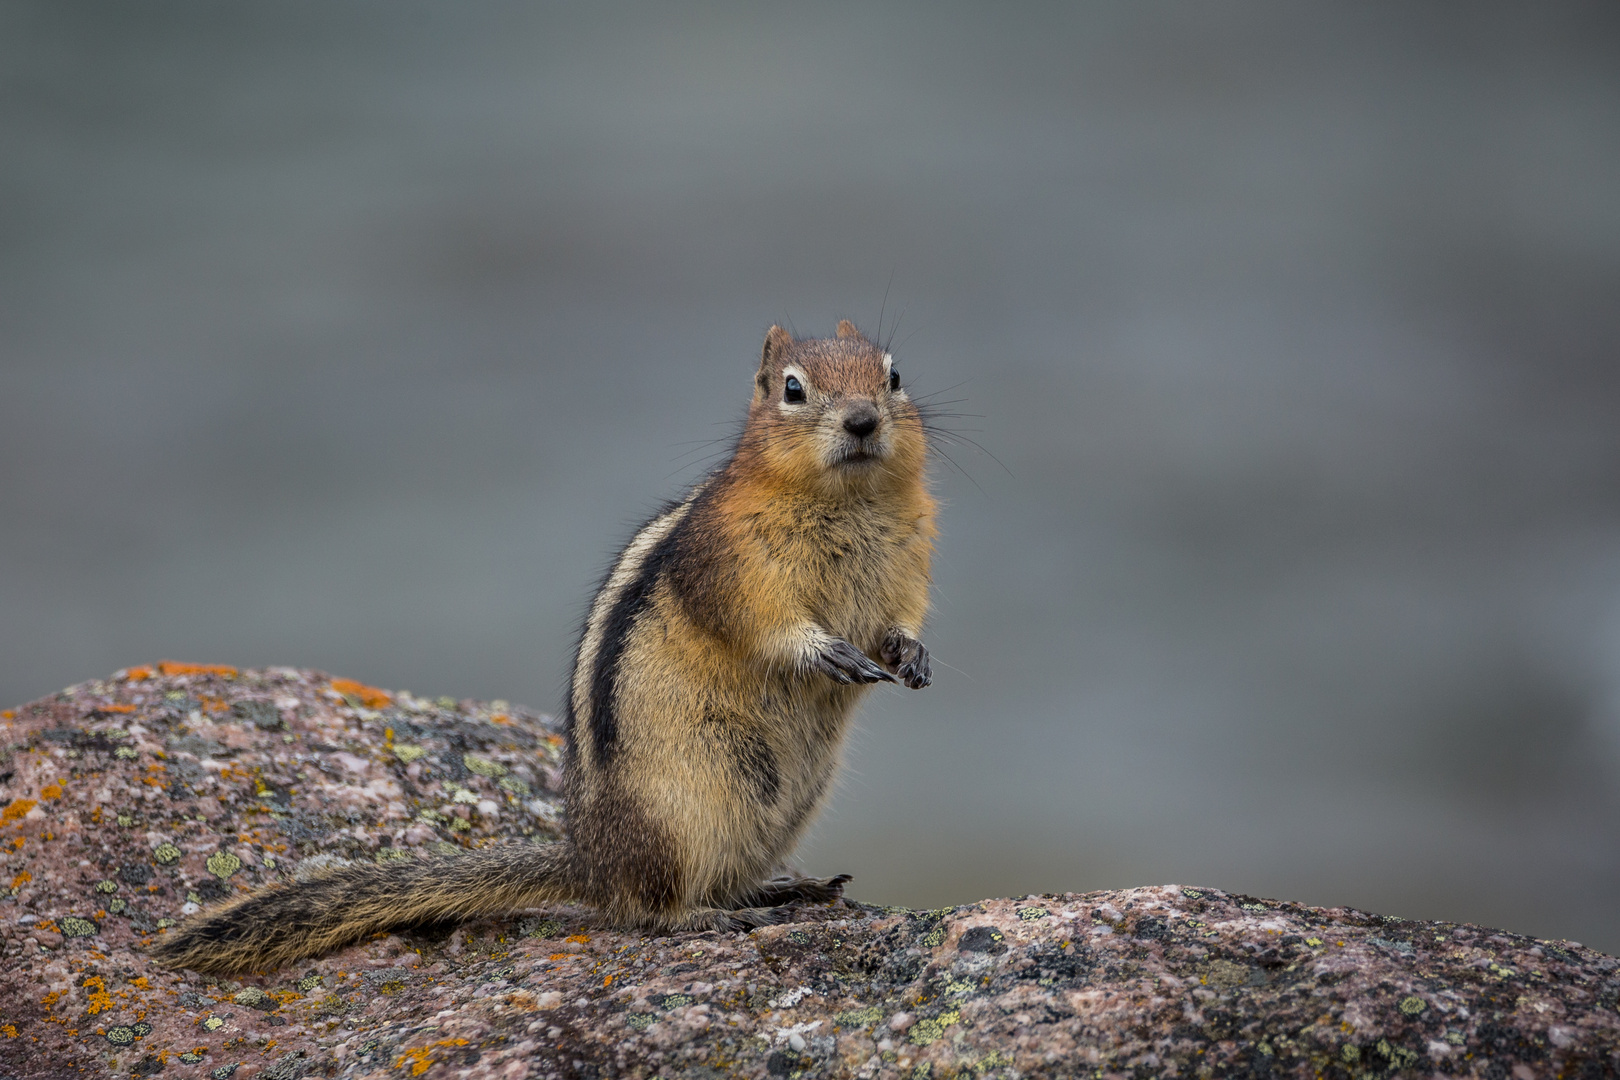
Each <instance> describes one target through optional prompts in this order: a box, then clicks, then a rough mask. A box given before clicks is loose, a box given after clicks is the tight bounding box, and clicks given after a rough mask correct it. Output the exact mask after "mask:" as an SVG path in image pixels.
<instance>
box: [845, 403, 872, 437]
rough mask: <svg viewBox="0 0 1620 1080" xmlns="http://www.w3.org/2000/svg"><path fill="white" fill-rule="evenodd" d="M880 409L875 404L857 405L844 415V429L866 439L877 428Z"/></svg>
mask: <svg viewBox="0 0 1620 1080" xmlns="http://www.w3.org/2000/svg"><path fill="white" fill-rule="evenodd" d="M877 426H878V411H877V406H875V405H857V406H855V407H854V408H853V409H851V410H850V411H849V415H848V416H846V417H844V430H845V431H847V432H849V433H850V434H851V435H853V436H855V437H856V438H857V439H864V438H866V437H867V436H868V435H870V434H872V432H874V431H876V430H877Z"/></svg>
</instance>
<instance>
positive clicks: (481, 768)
mask: <svg viewBox="0 0 1620 1080" xmlns="http://www.w3.org/2000/svg"><path fill="white" fill-rule="evenodd" d="M461 763H462V764H463V765H465V766H467V771H468V772H474V773H477V774H478V775H479V776H488V777H490V778H491V779H493V778H495V777H498V776H505V775H506V766H505V765H502V764H500V763H499V762H496V761H491V760H489V758H486V757H479V756H478V755H477V754H463V755H462V756H461Z"/></svg>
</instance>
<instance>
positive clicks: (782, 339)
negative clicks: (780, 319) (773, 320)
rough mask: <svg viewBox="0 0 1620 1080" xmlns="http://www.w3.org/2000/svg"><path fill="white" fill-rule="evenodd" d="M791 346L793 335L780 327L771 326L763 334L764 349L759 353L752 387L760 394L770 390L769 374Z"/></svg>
mask: <svg viewBox="0 0 1620 1080" xmlns="http://www.w3.org/2000/svg"><path fill="white" fill-rule="evenodd" d="M792 344H793V335H792V334H790V333H788V332H787V331H786V330H784V329H782V328H781V327H780V326H773V327H771V328H770V329H769V330H768V331H766V333H765V347H764V348H762V349H760V351H759V372H758V373H757V374H756V375H755V376H754V385H755V386H756V387H758V388H759V392H760V393H761V394H763V393H765V392H766V391H767V390H769V389H770V388H771V372H772V371H773V370H775V368H776V362H777V361H778V360H779V359H781V356H782V353H783V352H784V351H785V350H786V349H787V347H788V346H790V345H792Z"/></svg>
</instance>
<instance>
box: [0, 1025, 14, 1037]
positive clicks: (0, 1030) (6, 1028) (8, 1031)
mask: <svg viewBox="0 0 1620 1080" xmlns="http://www.w3.org/2000/svg"><path fill="white" fill-rule="evenodd" d="M0 1035H4V1036H5V1037H6V1038H8V1039H15V1038H16V1037H17V1026H16V1025H15V1024H0Z"/></svg>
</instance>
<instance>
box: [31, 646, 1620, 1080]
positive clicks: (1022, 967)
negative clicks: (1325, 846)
mask: <svg viewBox="0 0 1620 1080" xmlns="http://www.w3.org/2000/svg"><path fill="white" fill-rule="evenodd" d="M266 702H270V703H273V706H274V712H273V714H272V712H271V711H270V710H269V709H267V708H266V707H265V705H264V703H266ZM272 719H274V720H275V721H277V722H272ZM560 747H561V738H560V733H559V731H558V728H557V725H556V723H555V722H554V721H552V720H550V719H548V718H546V717H543V716H539V715H536V714H534V713H532V712H527V711H525V710H523V709H520V708H514V707H512V706H510V705H508V704H506V703H504V702H502V703H498V704H497V703H491V704H488V705H485V704H480V703H474V702H462V703H459V704H458V703H456V702H453V701H449V700H447V699H439V700H437V701H432V702H429V701H425V700H421V699H417V698H414V697H412V696H410V695H408V694H404V693H394V694H389V693H387V692H384V691H381V690H376V689H374V688H371V687H366V686H363V685H361V684H359V683H355V682H353V681H350V680H333V679H330V678H329V677H327V676H325V675H322V674H320V673H318V672H311V671H294V670H290V669H271V670H264V671H237V670H235V669H232V668H225V667H221V666H206V665H180V664H166V665H161V666H160V667H159V668H157V669H156V670H153V669H131V670H130V671H128V672H124V673H121V674H120V676H119V677H117V678H113V679H109V680H105V681H96V682H90V683H85V684H81V685H79V686H75V687H72V688H70V689H68V690H66V691H63V692H62V693H60V694H57V695H53V696H52V697H49V698H46V699H44V700H42V701H38V702H34V703H33V704H31V705H25V706H22V707H20V708H18V709H13V710H7V711H6V712H4V713H0V755H3V756H0V945H3V948H4V956H3V958H0V1075H3V1076H11V1077H15V1078H17V1080H32V1078H43V1077H59V1076H64V1075H111V1076H147V1075H163V1076H166V1077H168V1076H174V1077H185V1078H189V1077H199V1078H200V1077H218V1078H221V1080H223V1078H225V1077H234V1078H236V1080H251V1078H254V1077H261V1078H266V1080H274V1078H295V1077H304V1076H309V1077H313V1076H333V1077H335V1076H345V1077H351V1076H352V1077H379V1078H380V1077H401V1076H406V1077H409V1076H423V1077H427V1078H429V1080H432V1078H434V1077H446V1078H449V1077H457V1078H466V1080H479V1078H484V1077H489V1078H496V1077H499V1078H502V1080H516V1078H519V1077H551V1076H556V1077H589V1076H595V1077H610V1076H634V1077H652V1076H664V1077H675V1076H690V1077H719V1076H740V1077H759V1078H767V1077H788V1078H791V1077H805V1078H810V1077H846V1076H847V1077H862V1078H868V1077H870V1078H877V1077H883V1078H895V1080H898V1078H912V1077H919V1078H920V1077H929V1078H931V1080H938V1078H943V1077H961V1078H964V1080H965V1078H968V1077H975V1078H980V1077H991V1076H1002V1077H1008V1078H1011V1077H1031V1076H1039V1077H1045V1076H1080V1075H1084V1076H1104V1077H1109V1076H1118V1077H1124V1076H1132V1077H1134V1076H1260V1077H1267V1076H1275V1077H1296V1076H1297V1077H1316V1076H1323V1077H1346V1078H1348V1077H1363V1076H1377V1077H1388V1076H1425V1077H1426V1076H1431V1075H1441V1076H1477V1077H1540V1076H1557V1075H1562V1076H1566V1077H1599V1076H1613V1075H1617V1074H1620V1012H1617V1003H1620V961H1616V960H1615V959H1614V958H1612V957H1608V956H1604V955H1602V954H1600V953H1597V952H1594V951H1592V950H1590V949H1586V948H1583V947H1582V946H1580V945H1578V944H1575V943H1572V942H1554V941H1542V940H1537V939H1534V938H1528V937H1523V936H1520V935H1515V934H1508V933H1501V932H1497V931H1493V930H1489V929H1485V928H1481V927H1477V926H1468V925H1459V924H1453V923H1429V922H1415V921H1408V920H1404V919H1398V918H1393V917H1390V916H1381V915H1373V914H1369V913H1366V912H1361V911H1355V910H1352V909H1348V908H1313V907H1305V906H1302V905H1299V904H1292V903H1287V902H1280V901H1274V900H1264V899H1260V898H1257V897H1251V896H1246V895H1242V894H1237V893H1230V892H1223V891H1221V890H1218V889H1211V888H1191V887H1181V886H1174V885H1166V886H1159V887H1152V888H1142V889H1131V890H1124V891H1119V892H1107V893H1088V894H1082V895H1077V894H1073V893H1069V894H1064V895H1061V896H1031V897H1024V898H1019V899H1004V900H987V901H984V902H982V903H978V904H969V905H964V906H961V907H955V908H945V909H937V910H932V911H913V910H907V909H903V908H879V907H873V906H871V905H866V904H861V903H858V902H855V901H853V900H846V901H842V902H840V903H838V904H835V905H824V906H818V907H809V908H804V909H802V910H801V911H800V912H799V913H798V915H797V917H796V921H794V922H791V923H788V924H785V925H781V926H772V927H767V928H765V929H761V930H757V931H754V932H753V933H751V934H741V933H735V934H732V933H728V934H718V933H704V934H675V935H669V936H662V937H647V936H642V935H638V934H627V933H621V932H618V931H615V930H613V929H612V928H610V927H607V926H604V925H603V924H602V923H601V921H600V920H599V919H598V918H597V916H596V915H595V914H594V913H593V912H591V911H589V910H587V909H584V908H577V907H558V908H553V909H547V910H544V911H537V912H525V913H521V914H514V915H510V916H505V917H501V918H491V919H480V920H475V921H472V922H469V923H467V924H465V925H463V926H462V927H460V928H458V929H455V930H454V932H452V933H449V934H444V933H443V932H441V933H440V934H438V935H437V936H435V935H431V934H430V935H423V934H409V933H406V934H399V935H390V936H388V937H382V938H379V939H377V940H375V941H371V942H367V943H365V944H363V945H359V946H356V947H354V948H351V949H347V950H345V951H343V952H341V953H336V954H333V955H330V956H325V957H318V958H314V959H311V960H308V961H305V962H302V963H300V964H297V965H295V966H293V967H289V968H287V969H284V970H281V971H275V972H264V973H258V974H254V975H248V976H243V977H241V978H240V980H239V981H231V982H220V981H216V980H211V979H205V978H201V977H199V976H196V975H193V974H190V973H185V972H170V971H166V970H163V969H161V968H156V967H154V966H152V965H151V964H149V963H148V962H147V959H146V956H145V954H144V953H143V952H142V951H141V950H142V947H143V945H145V944H147V943H149V942H151V941H152V940H154V938H155V936H156V935H157V934H160V933H162V932H164V930H165V928H167V927H168V926H172V925H173V924H174V923H175V922H176V921H177V920H179V919H180V918H182V917H183V914H182V912H183V911H188V910H194V909H195V906H196V905H197V904H199V903H209V902H214V901H215V900H217V899H220V898H224V897H228V896H234V895H238V894H240V893H241V892H243V891H245V890H248V889H252V888H256V887H258V886H261V885H264V884H267V883H270V882H275V881H290V880H292V879H293V878H294V876H295V875H305V876H307V875H308V874H312V873H319V872H321V871H322V869H323V868H329V867H330V866H333V865H340V864H341V861H342V860H357V859H367V860H377V859H379V858H381V859H383V860H387V859H390V858H410V857H413V856H412V855H411V854H410V851H411V850H412V849H413V848H414V849H426V850H451V849H459V848H464V847H470V846H477V845H482V844H487V843H495V842H529V841H533V840H545V839H549V838H552V837H555V836H556V835H557V821H558V813H557V810H558V807H559V805H560V802H559V800H560V797H561V796H560V792H559V791H558V789H557V780H558V767H559V763H560V758H559V751H560ZM486 804H492V807H493V809H491V808H490V807H487V806H486ZM444 807H449V808H450V810H451V811H453V812H441V808H444ZM856 885H857V888H856V891H857V893H858V885H859V883H856Z"/></svg>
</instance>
